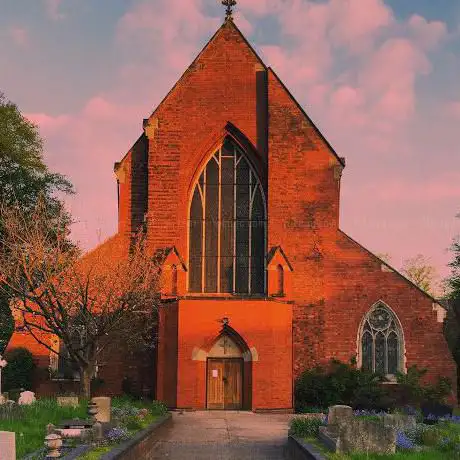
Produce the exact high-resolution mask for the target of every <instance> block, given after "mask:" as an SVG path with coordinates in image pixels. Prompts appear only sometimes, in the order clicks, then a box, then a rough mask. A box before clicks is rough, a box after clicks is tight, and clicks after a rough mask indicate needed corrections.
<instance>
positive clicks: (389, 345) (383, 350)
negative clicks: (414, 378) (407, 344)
mask: <svg viewBox="0 0 460 460" xmlns="http://www.w3.org/2000/svg"><path fill="white" fill-rule="evenodd" d="M359 346H360V361H361V367H362V368H363V369H365V370H369V371H372V372H378V373H381V374H385V375H394V374H396V372H402V371H403V360H404V341H403V333H402V329H401V326H400V323H399V320H398V318H397V317H396V315H395V314H394V313H393V312H392V311H391V310H390V309H389V308H388V307H387V306H386V305H385V304H383V303H380V302H379V303H378V304H376V305H375V306H374V307H372V308H371V310H370V311H369V312H368V313H367V314H366V316H365V317H364V319H363V322H362V325H361V329H360V337H359Z"/></svg>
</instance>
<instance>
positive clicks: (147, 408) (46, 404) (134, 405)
mask: <svg viewBox="0 0 460 460" xmlns="http://www.w3.org/2000/svg"><path fill="white" fill-rule="evenodd" d="M86 411H87V401H85V400H83V401H80V404H79V405H78V406H77V407H75V408H74V407H61V406H58V405H57V402H56V400H54V399H40V400H37V401H36V402H35V403H34V404H32V405H30V406H19V405H17V404H15V405H0V431H13V432H15V433H16V453H17V454H16V455H17V458H18V459H21V458H24V457H25V456H27V455H28V454H30V453H32V452H36V451H38V450H39V449H41V448H42V447H43V442H44V439H45V431H46V425H48V424H49V423H52V424H54V425H58V424H59V423H60V422H62V421H63V420H66V419H67V420H68V419H76V418H79V419H86V418H87V412H86ZM165 412H166V408H165V406H164V405H163V404H161V403H158V402H153V403H152V402H148V401H137V400H132V399H128V398H113V399H112V425H113V427H112V428H111V430H109V432H108V433H107V437H106V439H105V440H104V442H102V443H100V445H98V446H97V447H98V448H99V451H100V452H102V453H105V452H108V451H110V450H111V449H112V448H113V447H114V446H116V445H118V444H119V443H120V442H122V441H124V440H126V439H129V438H130V437H131V436H133V435H134V434H135V433H136V432H138V431H140V430H142V429H144V428H146V427H147V426H149V425H150V424H152V423H153V422H154V421H155V420H156V419H157V418H158V417H160V416H161V415H163V414H164V413H165ZM95 447H96V446H95ZM88 455H90V456H89V457H84V458H88V459H91V460H93V459H95V458H99V457H97V456H96V453H94V452H91V454H88ZM101 455H102V454H101Z"/></svg>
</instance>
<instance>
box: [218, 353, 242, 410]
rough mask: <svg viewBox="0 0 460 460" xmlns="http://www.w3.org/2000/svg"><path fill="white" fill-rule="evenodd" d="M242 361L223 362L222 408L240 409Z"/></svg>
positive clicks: (230, 360) (229, 360)
mask: <svg viewBox="0 0 460 460" xmlns="http://www.w3.org/2000/svg"><path fill="white" fill-rule="evenodd" d="M242 364H243V362H242V360H240V359H227V360H225V362H224V378H223V381H224V407H225V409H241V407H242V400H243V398H242V384H243V378H242V377H243V375H242Z"/></svg>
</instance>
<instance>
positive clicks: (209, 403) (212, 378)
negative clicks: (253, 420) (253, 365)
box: [206, 335, 243, 410]
mask: <svg viewBox="0 0 460 460" xmlns="http://www.w3.org/2000/svg"><path fill="white" fill-rule="evenodd" d="M206 373H207V384H206V393H207V394H206V407H207V408H208V409H229V410H239V409H242V407H243V357H242V353H241V350H240V349H239V347H238V346H237V345H236V344H235V342H233V340H231V338H230V337H228V336H226V335H222V336H221V337H220V338H219V339H218V340H217V341H216V343H215V344H214V346H213V347H212V349H211V350H210V352H209V354H208V361H207V370H206Z"/></svg>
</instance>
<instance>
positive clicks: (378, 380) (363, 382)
mask: <svg viewBox="0 0 460 460" xmlns="http://www.w3.org/2000/svg"><path fill="white" fill-rule="evenodd" d="M425 373H426V370H425V369H418V368H417V366H412V367H410V368H409V369H408V371H407V373H406V374H397V376H396V378H397V382H398V385H382V382H384V381H385V377H384V376H383V375H380V374H376V373H373V372H369V371H365V370H361V369H357V368H356V366H355V364H354V362H353V361H352V362H351V363H350V364H346V363H342V362H340V361H337V360H332V361H331V362H330V364H329V365H328V366H317V367H315V368H313V369H308V370H306V371H304V372H303V373H302V374H301V375H300V376H299V378H298V379H297V380H296V382H295V389H294V391H295V410H296V412H300V413H306V412H309V411H310V407H312V406H313V407H320V408H323V410H325V409H327V408H328V407H330V406H333V405H336V404H346V405H348V406H352V407H353V408H355V409H367V410H376V411H388V410H394V409H395V408H396V407H398V406H403V405H406V404H411V405H413V406H416V407H420V405H421V404H422V403H423V402H425V403H426V402H442V401H443V400H444V399H445V398H446V397H447V396H448V395H449V394H450V392H451V385H450V381H449V379H447V378H445V377H440V378H439V380H438V382H437V384H435V385H432V384H425V385H422V383H421V379H422V378H423V376H424V375H425Z"/></svg>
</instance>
